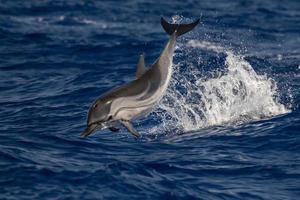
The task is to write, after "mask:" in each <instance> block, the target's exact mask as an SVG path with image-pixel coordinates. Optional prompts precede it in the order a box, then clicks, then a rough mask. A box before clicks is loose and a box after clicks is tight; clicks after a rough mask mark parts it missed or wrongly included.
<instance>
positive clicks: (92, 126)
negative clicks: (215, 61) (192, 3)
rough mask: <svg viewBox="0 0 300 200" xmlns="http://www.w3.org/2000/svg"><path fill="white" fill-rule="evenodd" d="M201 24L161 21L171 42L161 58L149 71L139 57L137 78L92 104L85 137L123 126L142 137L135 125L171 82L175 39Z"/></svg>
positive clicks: (197, 21)
mask: <svg viewBox="0 0 300 200" xmlns="http://www.w3.org/2000/svg"><path fill="white" fill-rule="evenodd" d="M199 21H200V20H199V19H198V20H196V21H194V22H193V23H190V24H170V23H168V22H167V21H166V20H165V19H164V18H161V25H162V27H163V29H164V30H165V31H166V32H167V33H168V34H169V35H170V39H169V41H168V43H167V44H166V46H165V48H164V50H163V51H162V53H161V54H160V56H159V58H158V59H157V60H156V61H155V62H154V64H152V66H150V67H149V68H148V69H147V68H146V67H145V58H144V55H143V54H142V55H140V57H139V60H138V64H137V70H136V78H135V79H134V80H133V81H131V82H129V83H127V84H124V85H121V86H119V87H117V88H114V89H112V90H110V91H108V92H106V93H104V94H103V95H101V96H100V97H99V98H98V99H97V100H96V101H95V102H94V103H93V104H92V106H91V107H90V109H89V112H88V117H87V127H86V129H85V130H84V131H83V132H82V134H81V135H82V136H84V137H86V136H88V135H90V134H92V133H94V132H95V131H96V130H101V129H104V128H109V129H110V130H111V131H113V132H116V131H118V130H119V128H118V127H119V126H120V125H123V126H124V127H125V128H126V129H127V130H128V131H129V132H130V133H131V134H132V135H133V136H134V137H135V138H138V137H140V134H139V133H138V131H137V130H136V129H135V128H134V127H133V125H132V121H133V120H136V119H138V118H141V117H143V116H145V115H146V114H148V113H150V112H151V110H152V108H153V107H154V106H155V105H156V103H157V102H159V100H160V99H161V98H162V97H163V95H164V94H165V92H166V90H167V87H168V85H169V83H170V80H171V75H172V61H173V54H174V51H175V45H176V38H177V37H178V36H180V35H183V34H184V33H187V32H189V31H191V30H192V29H193V28H194V27H195V26H196V25H197V24H198V23H199Z"/></svg>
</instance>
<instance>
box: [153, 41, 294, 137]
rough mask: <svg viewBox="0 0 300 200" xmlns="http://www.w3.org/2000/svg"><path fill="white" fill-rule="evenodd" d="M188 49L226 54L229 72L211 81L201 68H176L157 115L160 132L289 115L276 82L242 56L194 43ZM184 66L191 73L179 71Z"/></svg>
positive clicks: (197, 42)
mask: <svg viewBox="0 0 300 200" xmlns="http://www.w3.org/2000/svg"><path fill="white" fill-rule="evenodd" d="M184 48H185V50H188V49H191V48H192V49H194V50H195V48H196V49H199V48H201V49H204V50H208V51H213V52H215V53H222V54H223V55H224V54H225V56H226V58H225V63H224V65H225V72H223V73H219V75H216V76H214V78H208V77H202V76H201V75H200V74H201V73H200V69H201V68H202V67H203V66H201V64H198V65H193V64H192V63H187V62H189V61H184V62H179V63H176V64H174V66H173V67H174V68H175V70H174V74H173V79H172V81H171V84H170V86H169V88H168V91H167V93H166V94H165V96H164V98H163V99H162V101H161V102H160V103H159V105H158V109H157V110H156V111H155V113H156V114H157V115H158V116H159V117H160V118H161V121H162V125H161V127H158V129H160V130H161V129H164V130H169V129H174V128H175V129H181V130H182V131H183V132H186V131H192V130H197V129H201V128H204V127H208V126H215V125H226V124H230V125H232V124H241V123H245V122H250V121H255V120H260V119H264V118H268V117H272V116H276V115H279V114H284V113H287V112H289V109H287V108H286V107H285V106H284V105H283V104H281V103H279V101H278V96H279V95H278V93H277V87H276V82H275V81H274V80H272V79H271V78H268V77H267V76H266V75H258V74H257V73H256V72H255V71H254V70H253V68H252V66H251V65H250V63H248V62H247V61H246V60H245V59H244V58H243V57H242V56H240V55H236V54H235V53H233V52H232V51H230V50H227V49H226V48H224V47H221V46H217V45H214V44H212V43H209V42H205V41H197V40H190V41H189V42H188V43H187V46H186V47H184ZM175 56H176V55H175ZM199 59H201V58H199ZM200 63H201V62H200ZM183 65H185V66H184V67H188V68H189V69H188V70H186V71H187V72H182V70H181V71H180V70H179V69H180V67H183ZM215 68H216V69H218V66H215ZM179 71H180V72H179ZM152 131H153V132H154V131H157V128H155V130H152ZM152 131H151V130H150V132H152Z"/></svg>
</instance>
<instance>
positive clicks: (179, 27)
mask: <svg viewBox="0 0 300 200" xmlns="http://www.w3.org/2000/svg"><path fill="white" fill-rule="evenodd" d="M199 21H200V19H198V20H196V21H194V22H193V23H190V24H170V23H168V22H167V21H166V20H165V19H164V18H163V17H162V18H161V25H162V27H163V28H164V30H165V31H166V32H167V33H168V34H169V35H172V34H173V33H174V31H177V33H176V35H177V36H180V35H183V34H185V33H187V32H189V31H191V30H192V29H193V28H194V27H195V26H196V25H197V24H199Z"/></svg>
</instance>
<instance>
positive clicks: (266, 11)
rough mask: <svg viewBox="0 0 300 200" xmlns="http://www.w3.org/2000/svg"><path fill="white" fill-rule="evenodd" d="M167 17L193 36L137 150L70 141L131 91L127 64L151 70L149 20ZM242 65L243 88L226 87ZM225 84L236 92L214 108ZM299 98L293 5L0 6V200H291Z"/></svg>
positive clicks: (298, 33) (160, 41)
mask: <svg viewBox="0 0 300 200" xmlns="http://www.w3.org/2000/svg"><path fill="white" fill-rule="evenodd" d="M176 15H178V16H179V17H178V16H177V18H180V19H181V20H183V21H191V20H193V19H196V18H199V17H200V19H201V24H200V25H199V26H198V27H197V28H196V29H195V30H194V31H193V32H191V33H189V34H187V35H185V36H183V37H182V38H179V41H178V49H177V51H176V54H175V58H174V64H175V65H176V66H177V69H176V70H175V72H174V74H173V81H172V85H171V86H170V90H169V91H168V93H167V94H166V96H165V98H164V99H163V100H162V102H161V103H159V105H158V106H157V107H156V108H155V109H154V110H153V113H152V114H150V115H149V116H147V117H146V118H143V119H142V120H140V121H137V122H135V126H136V128H137V129H138V130H139V131H140V132H141V133H142V135H143V137H142V138H141V139H139V140H135V139H133V138H132V136H131V135H130V134H129V133H128V132H127V131H126V130H125V129H122V130H121V131H120V132H119V133H111V132H110V131H108V130H103V131H100V132H97V133H96V134H94V135H92V136H91V137H88V138H82V137H80V133H81V132H82V131H83V129H84V128H85V125H86V115H87V111H88V108H89V106H90V105H91V103H92V102H93V101H94V100H95V99H96V98H97V97H98V96H99V95H101V94H102V93H103V92H106V91H107V90H109V89H111V88H113V87H114V86H117V85H120V84H123V83H125V82H128V81H130V80H132V79H133V78H134V74H135V66H136V63H137V59H138V55H139V54H141V53H143V52H145V55H146V62H147V64H148V65H150V64H151V63H153V62H154V61H155V59H156V58H157V57H158V56H159V54H160V51H161V50H162V49H163V47H164V44H165V43H166V42H167V40H168V35H167V34H166V33H164V31H163V29H162V28H161V26H160V17H161V16H165V17H166V18H167V19H170V18H171V17H173V18H174V16H176ZM175 18H176V17H175ZM188 44H190V45H188ZM192 46H193V47H192ZM230 52H234V53H233V54H234V55H235V56H237V55H238V56H239V57H241V59H240V60H239V59H238V58H237V57H230V55H231V53H230ZM231 61H232V62H231ZM226 62H227V65H226ZM243 63H246V65H247V63H248V64H249V66H251V69H253V70H255V73H256V75H254V76H251V75H250V72H249V74H248V73H246V74H243V75H241V76H240V77H239V78H238V75H239V72H243V71H242V70H241V69H242V68H241V67H240V66H239V65H241V66H243V65H242V64H243ZM178 65H179V69H178ZM228 66H230V67H231V68H234V67H237V69H232V72H234V73H232V74H231V75H230V69H231V68H230V67H228ZM250 71H251V70H250ZM195 72H199V73H198V74H197V76H195ZM235 72H237V73H235ZM226 74H227V75H226ZM257 77H260V78H257ZM260 79H261V81H262V82H260ZM199 80H200V82H201V81H202V82H201V83H199V84H200V86H201V87H200V86H199V88H198V86H197V84H196V82H197V81H199ZM189 81H191V83H193V84H189V83H190V82H189ZM230 81H232V83H235V82H238V83H239V84H240V86H239V87H240V88H239V89H238V91H240V93H239V92H238V91H233V93H232V92H231V93H229V94H228V96H227V95H224V94H223V95H222V93H221V92H222V91H225V90H224V89H222V87H223V86H222V87H221V86H220V85H222V84H219V82H225V83H224V84H228V82H230ZM247 83H249V84H250V83H251V84H250V85H248V86H243V85H247ZM268 84H270V85H271V86H270V87H268ZM252 86H253V87H252ZM275 86H276V88H275ZM299 86H300V3H299V1H297V0H294V1H293V0H292V1H279V0H273V1H271V0H266V1H260V0H253V1H209V0H205V1H203V0H202V1H193V0H188V1H160V2H157V1H153V0H145V1H136V0H134V1H128V2H126V3H125V1H118V2H117V1H83V0H82V1H80V0H70V1H51V0H42V1H40V0H30V1H21V0H18V1H17V0H16V1H9V0H0V94H1V95H0V199H141V198H145V199H205V200H207V199H272V200H275V199H278V200H279V199H280V200H284V199H287V200H290V199H294V200H297V199H300V110H299V102H300V88H299ZM198 89H199V90H201V92H199V90H198ZM178 91H180V92H181V93H182V94H184V95H182V96H181V98H178V99H177V98H175V100H174V99H173V100H172V97H173V96H172V94H176V95H180V94H178ZM191 91H193V92H191ZM226 91H227V90H226ZM228 91H231V90H228ZM242 91H244V93H242ZM212 94H214V96H213V97H212V96H210V95H212ZM226 94H227V93H226ZM232 94H234V95H232ZM176 95H175V96H176ZM205 95H206V96H205ZM230 95H231V96H230ZM204 96H205V98H208V99H210V100H209V101H204ZM170 99H171V100H170ZM224 99H225V100H224ZM226 99H227V100H226ZM214 100H215V101H214ZM174 101H175V102H174ZM170 102H171V103H170ZM222 102H227V103H228V102H231V104H230V105H228V104H227V103H225V104H222ZM232 102H233V103H232ZM274 102H275V103H274ZM173 103H174V104H173ZM185 105H189V107H188V109H187V108H186V107H187V106H185ZM191 105H192V106H191ZM219 105H222V109H220V110H218V109H217V108H219ZM165 106H167V108H166V107H165ZM170 108H173V109H174V110H172V109H170ZM201 108H205V109H203V110H200V111H199V110H198V109H201ZM187 110H188V111H187ZM173 111H174V112H173ZM195 112H196V113H197V114H195ZM184 114H186V115H184ZM197 117H198V118H197ZM199 119H200V120H199ZM206 125H207V126H206Z"/></svg>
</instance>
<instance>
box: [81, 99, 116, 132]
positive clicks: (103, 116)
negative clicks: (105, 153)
mask: <svg viewBox="0 0 300 200" xmlns="http://www.w3.org/2000/svg"><path fill="white" fill-rule="evenodd" d="M111 103H112V101H111V100H110V99H98V100H97V101H96V102H94V103H93V104H92V106H91V107H90V110H89V113H88V119H87V127H86V129H85V130H84V131H83V132H82V133H81V135H82V136H84V137H86V136H88V135H90V134H92V133H94V132H95V131H96V130H101V129H103V128H106V127H107V125H108V124H109V123H110V122H111V121H112V120H113V116H112V115H111V113H110V107H111Z"/></svg>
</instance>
